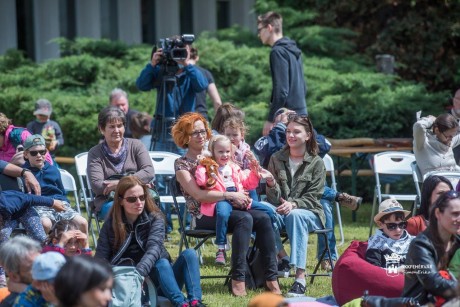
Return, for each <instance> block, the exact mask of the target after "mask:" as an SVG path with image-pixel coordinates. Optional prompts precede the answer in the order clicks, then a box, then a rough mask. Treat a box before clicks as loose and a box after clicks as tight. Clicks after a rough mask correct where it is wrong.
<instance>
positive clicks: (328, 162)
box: [323, 154, 345, 246]
mask: <svg viewBox="0 0 460 307" xmlns="http://www.w3.org/2000/svg"><path fill="white" fill-rule="evenodd" d="M323 162H324V166H325V167H326V172H327V173H329V175H330V177H331V188H332V189H333V190H336V191H337V182H336V181H335V168H334V161H333V160H332V158H331V156H330V155H328V154H326V155H325V156H324V157H323ZM335 207H336V212H337V221H338V223H339V232H340V238H341V239H340V243H339V244H337V246H341V245H343V244H344V243H345V238H344V235H343V226H342V215H341V212H340V206H339V204H338V203H337V202H335Z"/></svg>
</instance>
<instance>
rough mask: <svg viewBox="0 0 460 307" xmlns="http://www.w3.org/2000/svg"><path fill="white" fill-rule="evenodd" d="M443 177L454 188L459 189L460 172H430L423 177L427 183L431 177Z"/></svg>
mask: <svg viewBox="0 0 460 307" xmlns="http://www.w3.org/2000/svg"><path fill="white" fill-rule="evenodd" d="M434 175H436V176H443V177H446V178H447V179H449V181H450V182H451V183H452V186H453V187H454V190H455V188H456V187H457V184H458V182H459V181H460V172H459V171H432V172H428V173H426V174H425V176H423V181H425V180H426V179H427V178H428V177H430V176H434Z"/></svg>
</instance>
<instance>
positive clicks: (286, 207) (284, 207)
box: [276, 198, 296, 215]
mask: <svg viewBox="0 0 460 307" xmlns="http://www.w3.org/2000/svg"><path fill="white" fill-rule="evenodd" d="M280 201H281V205H279V206H278V207H277V208H276V212H277V213H278V214H281V215H288V214H289V213H291V211H292V210H293V209H295V208H296V205H295V203H292V202H289V201H286V200H284V199H283V198H280Z"/></svg>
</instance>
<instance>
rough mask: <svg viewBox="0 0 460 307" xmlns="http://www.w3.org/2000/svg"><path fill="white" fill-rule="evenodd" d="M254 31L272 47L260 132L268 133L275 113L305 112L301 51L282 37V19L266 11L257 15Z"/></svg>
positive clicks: (304, 87)
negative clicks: (268, 95) (267, 104)
mask: <svg viewBox="0 0 460 307" xmlns="http://www.w3.org/2000/svg"><path fill="white" fill-rule="evenodd" d="M257 33H258V35H259V38H260V40H261V41H262V43H263V44H264V45H269V46H271V47H272V51H271V52H270V70H271V75H272V83H273V89H272V97H271V102H270V110H269V113H268V117H267V120H266V122H265V124H264V129H263V135H264V136H265V135H268V133H269V131H270V129H271V128H272V126H273V121H274V115H275V112H276V111H277V110H278V109H280V108H283V107H284V108H288V109H290V110H292V111H295V112H296V113H297V114H299V115H303V114H305V115H306V114H307V102H306V100H305V96H306V95H307V85H306V83H305V79H304V75H303V64H302V51H301V50H300V49H299V48H298V47H297V44H296V43H295V41H293V40H290V39H289V38H287V37H283V18H282V17H281V15H280V14H278V13H275V12H268V13H265V14H264V15H260V16H259V17H258V18H257Z"/></svg>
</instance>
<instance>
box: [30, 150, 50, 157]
mask: <svg viewBox="0 0 460 307" xmlns="http://www.w3.org/2000/svg"><path fill="white" fill-rule="evenodd" d="M29 153H30V155H31V156H32V157H35V156H36V155H38V154H40V156H44V155H46V149H44V150H31V151H29Z"/></svg>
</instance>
